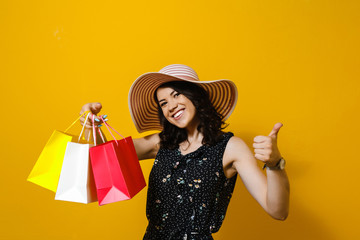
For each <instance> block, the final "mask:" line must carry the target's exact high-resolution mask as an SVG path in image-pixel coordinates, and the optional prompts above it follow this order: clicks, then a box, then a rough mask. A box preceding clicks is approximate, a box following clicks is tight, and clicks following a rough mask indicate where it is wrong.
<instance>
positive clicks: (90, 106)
mask: <svg viewBox="0 0 360 240" xmlns="http://www.w3.org/2000/svg"><path fill="white" fill-rule="evenodd" d="M101 108H102V105H101V103H99V102H93V103H87V104H85V105H84V106H82V108H81V111H80V115H81V114H83V113H84V112H86V111H90V112H92V113H94V114H98V113H99V112H100V110H101Z"/></svg>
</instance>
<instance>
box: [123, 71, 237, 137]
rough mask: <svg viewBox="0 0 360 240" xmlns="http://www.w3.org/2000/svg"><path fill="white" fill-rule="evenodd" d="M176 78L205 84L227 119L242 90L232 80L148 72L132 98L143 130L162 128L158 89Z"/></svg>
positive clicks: (137, 83)
mask: <svg viewBox="0 0 360 240" xmlns="http://www.w3.org/2000/svg"><path fill="white" fill-rule="evenodd" d="M173 81H186V82H192V83H195V84H198V85H199V86H201V87H203V88H204V89H205V90H206V91H207V92H208V93H209V98H210V101H211V102H212V104H213V106H214V107H215V109H216V110H217V111H218V112H219V113H220V114H221V115H222V116H223V117H224V120H226V119H228V117H229V116H230V115H231V113H232V112H233V110H234V108H235V105H236V102H237V97H238V93H237V88H236V85H235V83H233V82H232V81H230V80H227V79H220V80H213V81H194V80H188V79H185V78H180V77H174V76H171V75H167V74H164V73H159V72H150V73H145V74H143V75H141V76H140V77H138V78H137V79H136V80H135V81H134V83H133V84H132V86H131V88H130V91H129V99H128V101H129V110H130V115H131V118H132V120H133V122H134V124H135V127H136V129H137V131H138V132H139V133H142V132H145V131H151V130H159V131H161V130H162V126H161V125H160V121H159V117H158V107H157V103H156V101H155V99H154V93H155V91H156V89H157V88H158V87H159V86H160V85H162V84H164V83H167V82H173Z"/></svg>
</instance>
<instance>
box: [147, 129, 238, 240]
mask: <svg viewBox="0 0 360 240" xmlns="http://www.w3.org/2000/svg"><path fill="white" fill-rule="evenodd" d="M233 135H234V134H233V133H231V132H228V133H225V134H224V135H223V139H222V140H221V141H219V142H218V143H217V144H216V145H214V146H205V145H203V146H201V147H200V148H198V149H197V150H196V151H194V152H191V153H188V154H186V155H182V154H181V152H180V150H179V149H175V150H169V149H163V148H161V149H160V150H159V152H158V153H157V155H156V158H155V161H154V165H153V167H152V170H151V172H150V176H149V186H148V195H147V205H146V216H147V218H148V220H149V224H148V227H147V229H146V232H145V235H144V238H143V239H151V240H155V239H156V240H163V239H164V240H177V239H181V240H184V239H187V240H190V239H195V240H203V239H204V240H205V239H213V238H212V236H211V234H212V233H215V232H217V231H218V230H219V229H220V227H221V224H222V222H223V220H224V217H225V213H226V209H227V207H228V204H229V201H230V198H231V196H232V193H233V190H234V186H235V182H236V176H237V174H236V175H235V176H233V177H232V178H230V179H227V178H226V177H225V175H224V171H223V165H222V160H223V155H224V151H225V148H226V144H227V143H228V141H229V139H230V138H231V137H232V136H233Z"/></svg>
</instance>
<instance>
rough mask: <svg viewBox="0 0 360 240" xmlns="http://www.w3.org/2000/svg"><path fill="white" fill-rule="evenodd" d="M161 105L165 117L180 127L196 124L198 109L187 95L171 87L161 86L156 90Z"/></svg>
mask: <svg viewBox="0 0 360 240" xmlns="http://www.w3.org/2000/svg"><path fill="white" fill-rule="evenodd" d="M156 95H157V99H158V103H159V106H160V107H161V109H162V112H163V114H164V116H165V118H166V119H167V120H168V121H169V122H170V123H171V124H173V125H175V126H177V127H178V128H187V127H189V126H191V125H193V124H196V109H195V106H194V104H193V103H192V102H191V101H190V99H188V98H187V97H185V95H183V94H181V93H179V92H177V91H175V90H174V89H172V88H170V87H164V88H159V89H158V90H157V92H156Z"/></svg>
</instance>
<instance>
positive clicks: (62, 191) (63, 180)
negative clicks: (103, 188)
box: [55, 113, 97, 203]
mask: <svg viewBox="0 0 360 240" xmlns="http://www.w3.org/2000/svg"><path fill="white" fill-rule="evenodd" d="M89 115H90V113H88V114H87V115H86V118H85V122H87V119H88V117H89ZM84 128H85V124H84V126H83V128H82V130H81V133H80V135H79V138H78V141H77V142H68V143H67V147H66V151H65V156H64V160H63V164H62V168H61V173H60V178H59V183H58V186H57V190H56V194H55V200H62V201H69V202H79V203H91V202H95V201H97V196H96V188H95V182H94V178H93V174H92V170H91V165H90V158H89V148H90V144H89V143H80V138H81V136H82V134H83V133H84ZM89 139H90V135H89ZM88 142H89V140H88Z"/></svg>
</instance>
